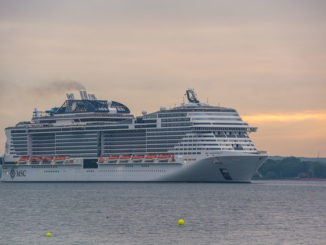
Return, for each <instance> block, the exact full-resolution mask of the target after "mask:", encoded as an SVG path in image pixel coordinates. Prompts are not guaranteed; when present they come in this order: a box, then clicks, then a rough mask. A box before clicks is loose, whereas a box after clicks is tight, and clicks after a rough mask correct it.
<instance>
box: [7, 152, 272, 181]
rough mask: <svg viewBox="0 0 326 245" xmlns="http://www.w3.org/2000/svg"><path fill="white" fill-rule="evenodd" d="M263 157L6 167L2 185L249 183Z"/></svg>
mask: <svg viewBox="0 0 326 245" xmlns="http://www.w3.org/2000/svg"><path fill="white" fill-rule="evenodd" d="M266 158H267V155H266V154H264V153H258V154H247V153H241V154H240V153H239V154H236V153H233V154H228V155H225V154H224V155H223V154H221V155H218V156H214V157H203V158H201V159H199V160H196V161H187V162H184V161H178V159H176V161H175V162H166V163H163V162H156V163H145V162H142V163H119V164H115V163H102V164H101V163H100V164H98V168H83V165H82V164H76V163H75V164H70V165H67V164H65V165H52V164H49V165H4V166H3V173H2V178H1V181H3V182H128V181H129V182H250V180H251V178H252V176H253V175H254V174H255V172H256V171H257V169H258V168H259V167H260V166H261V164H262V163H263V162H264V161H265V160H266Z"/></svg>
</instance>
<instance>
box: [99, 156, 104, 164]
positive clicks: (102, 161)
mask: <svg viewBox="0 0 326 245" xmlns="http://www.w3.org/2000/svg"><path fill="white" fill-rule="evenodd" d="M105 161H106V159H105V158H103V157H100V158H99V159H98V163H104V162H105Z"/></svg>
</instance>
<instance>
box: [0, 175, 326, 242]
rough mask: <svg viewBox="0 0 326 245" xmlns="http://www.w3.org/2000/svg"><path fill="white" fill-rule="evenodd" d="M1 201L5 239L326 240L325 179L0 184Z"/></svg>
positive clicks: (0, 217) (1, 227)
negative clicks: (182, 222) (216, 182)
mask: <svg viewBox="0 0 326 245" xmlns="http://www.w3.org/2000/svg"><path fill="white" fill-rule="evenodd" d="M0 208H1V209H0V244H2V245H3V244H10V245H14V244H78V245H82V244H142V245H144V244H295V245H298V244H326V182H304V181H257V182H253V183H252V184H194V183H180V184H176V183H166V184H155V183H55V184H53V183H42V184H37V183H27V184H19V183H13V184H9V183H0ZM180 218H183V219H184V220H185V225H184V226H183V227H182V226H178V220H179V219H180ZM47 232H51V233H52V237H46V236H45V234H46V233H47Z"/></svg>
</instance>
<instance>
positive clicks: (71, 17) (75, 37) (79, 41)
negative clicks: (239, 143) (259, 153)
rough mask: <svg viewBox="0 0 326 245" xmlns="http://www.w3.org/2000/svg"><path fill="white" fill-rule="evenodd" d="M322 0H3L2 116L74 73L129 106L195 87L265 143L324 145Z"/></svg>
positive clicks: (61, 90) (57, 95) (298, 148)
mask: <svg viewBox="0 0 326 245" xmlns="http://www.w3.org/2000/svg"><path fill="white" fill-rule="evenodd" d="M325 13H326V1H322V0H320V1H313V0H312V1H300V0H294V1H286V0H282V1H275V0H274V1H272V0H270V1H263V0H248V1H246V0H239V1H229V0H227V1H218V0H214V1H213V0H212V1H208V0H200V1H199V0H198V1H194V0H184V1H177V0H174V1H169V0H164V1H162V0H160V1H155V0H148V1H147V0H146V1H145V0H137V1H135V0H128V1H126V0H119V1H118V0H117V1H109V0H105V1H104V0H103V1H97V0H92V1H91V0H89V1H82V0H78V1H77V0H76V1H67V0H65V1H47V0H39V1H11V0H6V1H5V0H0V117H1V121H0V122H1V123H0V131H1V133H0V137H1V138H0V147H1V150H0V152H1V153H3V150H4V142H5V136H4V128H5V127H7V126H12V125H14V124H15V123H17V122H18V121H28V120H30V118H31V116H32V111H33V109H34V108H35V107H37V108H38V109H40V110H46V109H48V108H50V107H52V106H60V105H61V104H62V103H63V102H64V100H65V93H66V91H67V92H68V91H74V90H75V91H76V90H78V88H79V87H78V86H77V83H73V82H72V81H77V82H79V83H80V84H82V85H83V86H85V87H86V88H87V90H88V91H89V92H91V93H95V94H96V95H97V97H98V98H101V99H111V100H117V101H120V102H122V103H124V104H126V105H127V106H128V107H129V108H130V109H131V110H132V113H133V114H135V115H139V114H140V112H141V110H142V109H146V110H147V111H148V112H151V111H155V110H157V109H158V108H159V107H160V106H161V105H166V106H168V107H169V106H174V105H175V104H179V103H180V102H182V100H183V95H184V92H185V89H186V88H188V87H192V88H194V89H195V90H196V92H197V94H198V96H199V98H200V99H201V100H202V101H205V102H206V101H207V99H208V101H209V103H210V104H213V105H218V104H220V105H222V106H226V107H232V108H235V109H237V110H238V112H239V113H240V115H241V116H242V117H243V119H244V120H247V121H248V122H249V123H250V124H251V125H257V126H259V129H258V131H257V133H254V134H252V138H253V140H254V143H255V144H256V146H257V147H258V148H259V149H262V150H267V151H268V152H269V154H270V155H284V156H288V155H296V156H311V157H312V156H317V154H318V153H319V156H321V157H326V96H325V92H326V14H325Z"/></svg>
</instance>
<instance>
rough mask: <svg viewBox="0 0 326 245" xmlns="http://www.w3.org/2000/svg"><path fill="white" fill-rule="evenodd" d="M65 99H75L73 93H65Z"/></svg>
mask: <svg viewBox="0 0 326 245" xmlns="http://www.w3.org/2000/svg"><path fill="white" fill-rule="evenodd" d="M67 99H68V100H74V99H75V96H74V94H67Z"/></svg>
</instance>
